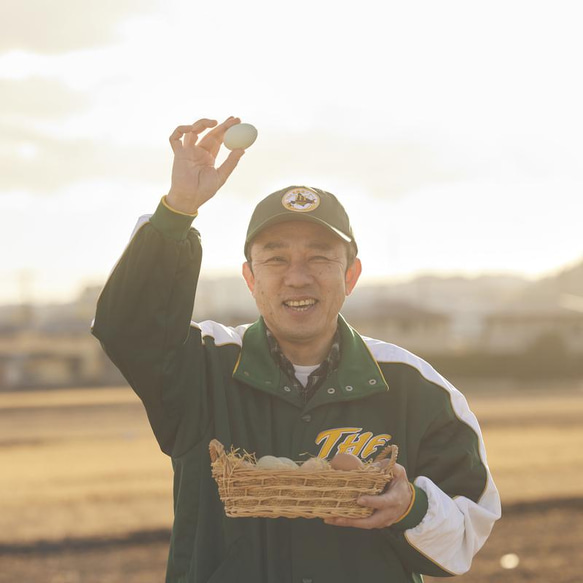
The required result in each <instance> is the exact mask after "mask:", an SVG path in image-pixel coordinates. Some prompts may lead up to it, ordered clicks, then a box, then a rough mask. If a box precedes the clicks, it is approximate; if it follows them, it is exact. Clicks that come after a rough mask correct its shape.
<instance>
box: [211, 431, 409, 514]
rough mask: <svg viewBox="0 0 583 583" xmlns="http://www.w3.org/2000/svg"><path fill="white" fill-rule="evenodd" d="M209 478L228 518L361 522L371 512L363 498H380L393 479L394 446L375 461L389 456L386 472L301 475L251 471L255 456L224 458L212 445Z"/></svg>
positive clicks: (367, 467)
mask: <svg viewBox="0 0 583 583" xmlns="http://www.w3.org/2000/svg"><path fill="white" fill-rule="evenodd" d="M209 450H210V457H211V468H212V475H213V478H214V479H215V481H216V482H217V484H218V487H219V496H220V498H221V500H222V502H223V504H224V505H225V513H226V515H227V516H230V517H233V518H237V517H255V518H279V517H284V518H331V517H344V518H364V517H366V516H370V515H371V514H372V512H373V509H372V508H367V507H364V506H359V505H358V504H357V503H356V500H357V499H358V498H359V496H362V495H371V494H372V495H375V494H380V493H381V492H382V491H383V490H384V489H385V487H386V485H387V484H388V483H389V482H390V481H391V480H392V478H393V466H394V465H395V463H396V461H397V453H398V448H397V446H396V445H389V446H387V447H386V448H385V449H384V450H383V451H382V452H381V453H380V454H379V455H378V456H377V458H376V460H375V461H379V460H381V459H384V458H386V457H388V456H389V455H390V458H389V462H388V463H387V464H386V465H385V467H379V466H375V465H373V464H372V463H365V466H364V468H363V469H359V470H350V471H344V470H332V469H325V470H319V471H313V472H309V471H303V470H301V468H300V469H297V470H295V469H292V470H280V469H277V470H276V469H273V470H272V469H270V470H267V469H261V468H256V467H254V464H253V463H252V462H253V460H254V456H253V455H250V454H247V453H246V454H244V455H240V454H238V453H237V451H238V450H232V451H231V452H228V453H227V452H225V448H224V446H223V445H222V444H221V443H220V442H219V441H218V440H216V439H213V440H212V441H211V442H210V444H209Z"/></svg>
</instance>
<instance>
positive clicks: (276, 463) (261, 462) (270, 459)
mask: <svg viewBox="0 0 583 583" xmlns="http://www.w3.org/2000/svg"><path fill="white" fill-rule="evenodd" d="M257 467H258V468H260V469H262V470H278V469H281V468H282V467H286V466H285V465H284V464H283V463H282V462H281V460H278V459H277V458H276V457H275V456H272V455H264V456H263V457H261V458H259V459H258V460H257Z"/></svg>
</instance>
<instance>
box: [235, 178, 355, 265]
mask: <svg viewBox="0 0 583 583" xmlns="http://www.w3.org/2000/svg"><path fill="white" fill-rule="evenodd" d="M287 221H309V222H312V223H317V224H320V225H323V226H324V227H326V228H328V229H329V230H330V231H332V232H333V233H334V234H335V235H336V236H338V237H340V238H341V239H342V240H343V241H346V242H347V243H351V244H352V245H353V246H354V251H355V253H357V252H358V247H357V246H356V241H355V240H354V235H353V233H352V227H351V226H350V220H349V219H348V215H347V214H346V211H345V210H344V207H343V206H342V205H341V204H340V202H339V201H338V199H337V198H336V197H335V196H334V195H333V194H331V193H330V192H326V191H325V190H320V189H319V188H312V187H310V186H288V187H287V188H284V189H282V190H278V191H277V192H273V193H272V194H270V195H269V196H266V197H265V198H264V199H263V200H262V201H261V202H260V203H259V204H258V205H257V206H256V207H255V210H254V211H253V215H252V216H251V221H249V228H248V229H247V237H246V238H245V257H246V258H247V260H249V245H250V243H251V241H252V240H253V239H254V238H255V237H256V236H257V235H258V234H259V233H260V232H261V231H263V229H265V228H266V227H269V226H271V225H275V224H277V223H284V222H287Z"/></svg>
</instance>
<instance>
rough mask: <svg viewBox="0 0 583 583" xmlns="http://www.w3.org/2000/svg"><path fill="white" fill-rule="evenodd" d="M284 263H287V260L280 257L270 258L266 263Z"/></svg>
mask: <svg viewBox="0 0 583 583" xmlns="http://www.w3.org/2000/svg"><path fill="white" fill-rule="evenodd" d="M284 261H285V258H283V257H279V256H275V257H269V258H268V259H267V260H266V263H283V262H284Z"/></svg>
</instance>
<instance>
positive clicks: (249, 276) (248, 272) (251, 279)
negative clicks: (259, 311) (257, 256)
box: [242, 261, 255, 295]
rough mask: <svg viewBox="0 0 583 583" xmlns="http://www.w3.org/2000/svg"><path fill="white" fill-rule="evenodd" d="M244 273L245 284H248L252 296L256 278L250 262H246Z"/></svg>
mask: <svg viewBox="0 0 583 583" xmlns="http://www.w3.org/2000/svg"><path fill="white" fill-rule="evenodd" d="M242 272H243V277H244V279H245V282H246V283H247V287H248V288H249V291H250V292H251V295H253V290H254V289H255V276H254V275H253V270H252V269H251V264H250V263H249V262H248V261H245V263H243V269H242Z"/></svg>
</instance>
